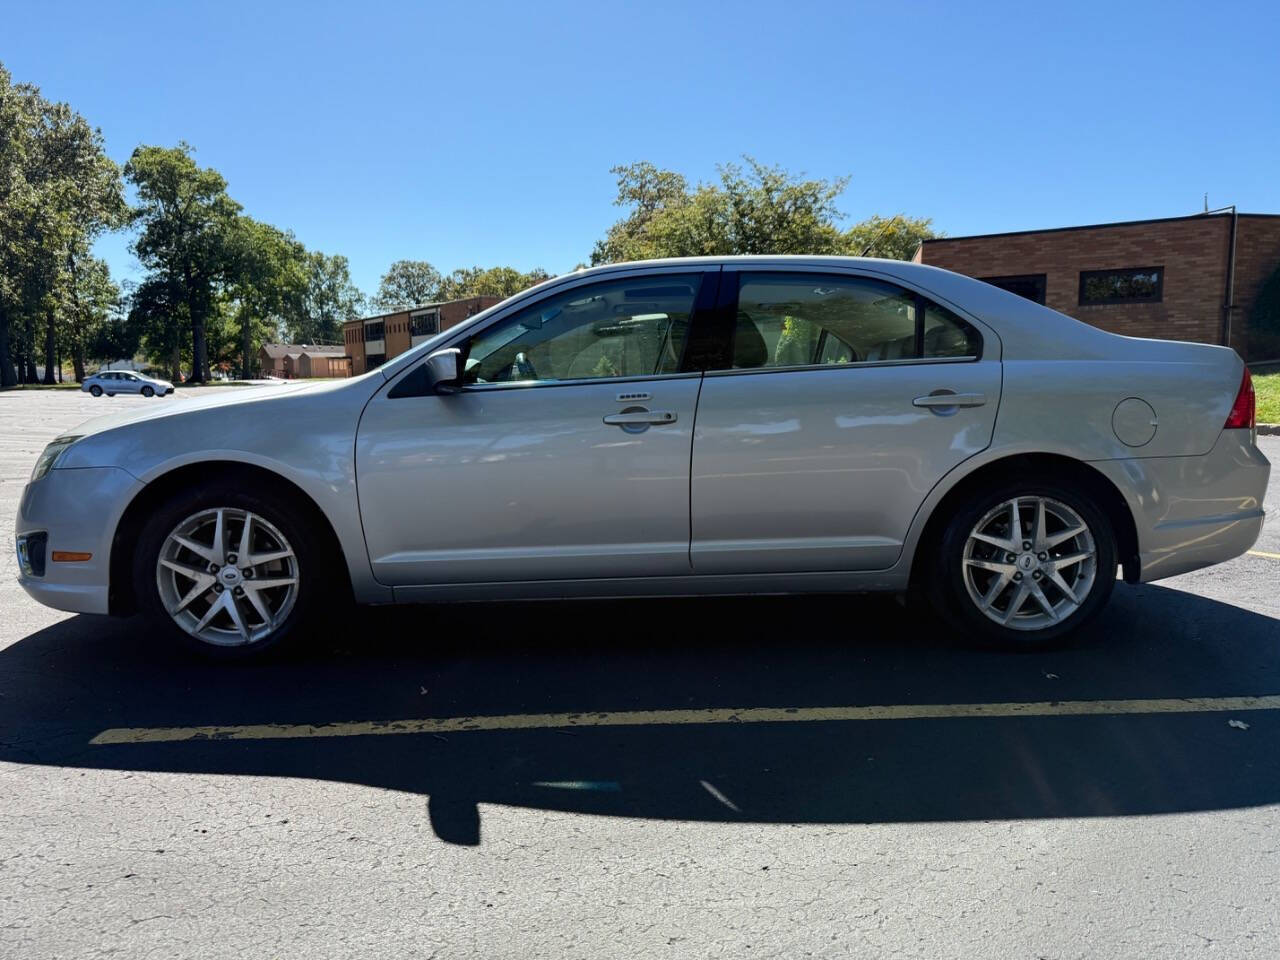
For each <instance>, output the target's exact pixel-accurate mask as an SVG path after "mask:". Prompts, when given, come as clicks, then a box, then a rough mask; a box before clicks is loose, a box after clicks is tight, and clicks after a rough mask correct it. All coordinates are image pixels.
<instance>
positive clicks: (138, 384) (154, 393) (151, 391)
mask: <svg viewBox="0 0 1280 960" xmlns="http://www.w3.org/2000/svg"><path fill="white" fill-rule="evenodd" d="M80 389H81V390H82V391H83V392H84V393H91V394H93V395H94V396H95V397H100V396H102V395H103V394H104V393H105V394H106V395H107V396H108V397H114V396H115V395H116V394H117V393H140V394H142V395H143V396H144V397H163V396H164V395H165V394H167V393H173V384H172V383H170V382H169V381H168V380H157V379H156V378H155V377H148V376H147V375H146V374H145V373H135V372H134V371H132V370H100V371H99V372H97V373H95V374H94V375H93V376H92V377H86V378H85V381H84V383H82V384H81V385H80Z"/></svg>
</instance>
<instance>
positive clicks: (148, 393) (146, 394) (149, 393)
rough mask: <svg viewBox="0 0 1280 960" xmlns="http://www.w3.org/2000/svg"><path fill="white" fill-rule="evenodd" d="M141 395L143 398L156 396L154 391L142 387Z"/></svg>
mask: <svg viewBox="0 0 1280 960" xmlns="http://www.w3.org/2000/svg"><path fill="white" fill-rule="evenodd" d="M142 395H143V396H144V397H154V396H155V395H156V392H155V391H154V390H152V389H151V388H150V387H143V388H142Z"/></svg>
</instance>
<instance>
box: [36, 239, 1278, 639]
mask: <svg viewBox="0 0 1280 960" xmlns="http://www.w3.org/2000/svg"><path fill="white" fill-rule="evenodd" d="M1252 418H1253V413H1252V391H1251V386H1250V385H1249V379H1248V374H1247V371H1246V370H1245V368H1244V365H1243V364H1242V363H1241V361H1240V358H1239V357H1238V356H1237V355H1236V354H1235V353H1234V352H1233V351H1231V350H1229V349H1226V348H1223V347H1215V346H1207V345H1201V344H1188V343H1178V342H1171V341H1155V340H1141V339H1134V338H1127V337H1120V336H1116V335H1113V334H1109V333H1106V332H1104V331H1102V330H1099V329H1096V328H1094V327H1090V326H1087V325H1085V324H1082V323H1079V322H1077V321H1075V320H1072V319H1070V318H1068V317H1065V316H1063V315H1061V314H1058V313H1055V312H1054V311H1051V310H1048V309H1046V308H1045V307H1042V306H1039V305H1037V304H1035V303H1032V302H1030V301H1028V300H1025V299H1022V298H1020V297H1017V296H1015V295H1013V294H1009V293H1006V292H1005V291H1002V290H999V289H997V288H995V287H992V286H989V285H987V284H984V283H981V282H979V281H976V280H973V279H970V278H967V277H963V276H960V275H957V274H953V273H949V272H947V271H942V270H938V269H935V268H931V267H925V266H920V265H915V264H909V263H900V262H896V261H880V260H862V259H851V258H822V257H814V258H808V257H805V258H785V257H773V258H770V257H758V258H727V259H694V260H674V261H654V262H648V263H640V264H625V265H616V266H610V267H604V268H598V269H595V270H589V271H583V272H579V273H575V274H572V275H568V276H565V277H560V278H558V279H556V280H552V281H548V282H547V283H545V284H542V285H540V286H538V287H536V288H534V289H532V290H529V291H526V292H525V293H523V294H520V295H518V296H517V297H514V298H512V299H510V300H508V301H506V302H504V303H502V304H499V305H498V306H496V307H493V308H491V309H490V310H488V311H485V312H484V313H482V314H479V315H477V316H476V317H474V318H472V319H471V320H469V321H467V322H466V323H464V324H462V325H460V326H458V327H455V328H453V329H450V330H447V331H445V332H443V333H442V334H440V335H439V336H437V337H435V338H434V339H432V340H430V341H428V342H426V343H424V344H422V345H420V346H419V347H417V348H415V349H413V350H411V351H409V352H408V353H406V354H404V355H402V356H399V357H396V358H394V359H392V360H391V361H389V362H388V363H386V364H385V365H384V366H382V367H381V368H379V369H377V370H375V371H372V372H370V373H368V374H366V375H364V376H360V377H356V378H353V379H350V380H345V381H337V382H329V383H322V384H314V385H296V386H294V385H290V386H286V387H272V388H267V389H263V390H244V391H236V392H231V391H227V392H226V393H225V394H222V395H220V396H217V397H213V398H200V399H197V400H193V401H191V402H189V403H185V404H183V405H181V406H173V407H166V408H162V409H158V410H155V411H154V412H153V413H151V414H150V415H148V414H147V413H142V414H138V413H133V412H130V413H121V414H118V415H113V416H108V417H103V418H100V419H97V420H93V421H90V422H89V423H88V424H85V425H84V426H82V427H80V428H78V429H77V430H75V431H73V432H72V434H71V435H70V436H71V437H77V438H78V439H74V440H73V441H70V442H68V441H67V440H66V438H64V440H63V441H62V444H63V445H62V446H53V445H51V447H50V451H47V454H46V458H45V459H46V460H47V461H48V462H47V464H46V463H44V461H42V464H43V468H41V467H38V468H37V474H39V476H38V477H36V478H34V479H33V480H32V482H31V483H30V485H29V486H28V488H27V490H26V491H25V493H24V495H23V498H22V503H21V509H20V512H19V516H18V521H17V532H18V534H19V540H20V544H19V546H20V555H21V559H22V563H23V573H22V575H21V581H22V584H23V586H24V587H25V588H26V589H27V590H28V592H29V593H31V594H32V596H34V597H36V598H37V599H38V600H40V601H42V602H44V603H47V604H49V605H51V606H55V607H58V608H60V609H65V610H75V611H84V612H89V613H108V612H121V611H126V610H131V609H134V608H135V607H137V606H141V607H142V608H143V609H145V610H147V611H149V612H150V613H152V614H153V615H154V616H156V617H157V618H158V619H159V620H161V621H163V622H167V623H169V625H170V626H171V627H172V628H173V631H174V636H175V637H181V638H185V639H188V640H190V641H191V642H193V643H194V644H195V645H196V646H197V647H199V648H201V649H205V648H207V649H209V650H213V651H215V652H227V651H231V652H244V651H252V650H256V649H259V648H262V647H265V646H268V645H270V644H272V643H274V642H277V641H278V640H279V639H281V638H282V637H284V636H286V635H289V634H297V633H299V627H298V625H299V624H301V623H304V622H306V621H307V620H308V618H312V617H315V616H316V615H317V613H318V612H319V611H320V610H322V609H329V608H331V607H332V605H333V604H334V603H335V602H336V599H335V598H337V597H339V596H340V595H341V594H342V593H344V592H347V591H348V590H349V593H350V595H352V596H353V597H354V599H355V600H356V601H357V602H360V603H391V602H413V601H433V600H490V599H503V598H523V597H572V596H626V595H670V594H693V593H699V594H705V593H759V592H804V591H824V592H825V591H849V592H859V591H884V590H887V591H899V592H902V591H906V590H907V589H908V587H910V586H913V585H915V586H919V587H921V588H923V591H924V592H925V593H926V594H928V595H929V596H930V598H931V599H932V600H933V601H934V603H935V604H936V605H937V607H938V609H939V610H940V611H942V612H943V613H945V614H946V615H947V616H948V617H950V618H951V620H952V622H953V623H955V624H956V625H957V626H958V627H959V628H960V629H961V630H963V631H964V632H968V633H972V634H975V635H978V636H981V637H986V638H989V639H994V640H998V641H1005V642H1039V641H1043V640H1052V639H1056V638H1058V637H1060V636H1064V635H1066V634H1067V633H1069V632H1070V631H1071V630H1073V629H1075V628H1076V627H1078V626H1079V625H1080V624H1081V623H1083V622H1085V621H1086V620H1087V619H1088V618H1089V617H1090V616H1092V615H1093V614H1094V613H1096V612H1097V609H1098V608H1099V607H1100V606H1101V605H1102V604H1103V603H1105V601H1106V598H1107V596H1108V595H1109V593H1110V590H1111V587H1112V585H1113V584H1114V581H1115V572H1116V569H1117V566H1118V565H1119V566H1121V567H1123V570H1124V574H1125V579H1127V580H1129V581H1131V582H1136V581H1139V580H1141V581H1149V580H1155V579H1159V578H1161V577H1167V576H1172V575H1174V574H1178V573H1182V572H1185V571H1188V570H1192V569H1195V568H1197V567H1202V566H1205V565H1208V564H1212V563H1217V562H1220V561H1223V560H1226V559H1229V558H1231V557H1234V556H1237V555H1239V554H1240V553H1242V552H1244V551H1245V550H1247V549H1248V548H1249V546H1251V545H1252V544H1253V542H1254V541H1255V539H1256V537H1257V535H1258V533H1259V531H1260V529H1261V525H1262V519H1263V510H1262V498H1263V494H1264V492H1265V489H1266V484H1267V477H1268V472H1269V465H1268V463H1267V460H1266V459H1265V457H1263V455H1262V454H1261V453H1260V452H1259V450H1258V448H1257V446H1256V443H1255V439H1256V437H1255V434H1254V430H1253V425H1252ZM37 552H39V553H40V554H41V560H42V562H41V563H40V564H38V565H37V564H36V563H34V562H33V560H32V558H33V556H34V554H36V553H37ZM59 552H67V553H69V554H72V555H75V556H81V557H88V559H80V560H76V561H70V562H58V561H57V560H56V558H57V556H58V554H59ZM264 558H265V559H264ZM37 567H38V569H37Z"/></svg>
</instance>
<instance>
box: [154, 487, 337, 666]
mask: <svg viewBox="0 0 1280 960" xmlns="http://www.w3.org/2000/svg"><path fill="white" fill-rule="evenodd" d="M314 526H315V524H314V521H313V520H311V518H309V517H307V516H305V515H304V514H303V513H302V512H301V511H299V510H298V509H297V508H296V507H295V506H294V505H293V504H291V503H290V502H289V501H288V499H286V498H284V497H281V496H279V495H277V494H275V493H273V492H270V491H267V492H262V493H249V492H245V491H242V490H238V489H235V488H234V487H233V486H231V485H230V484H226V483H223V482H217V483H211V484H209V485H207V486H205V487H204V488H202V489H196V490H194V491H191V492H188V493H184V494H181V495H179V496H177V497H175V498H173V499H171V500H170V501H168V502H167V503H165V504H164V505H162V506H161V507H160V508H159V509H158V510H156V511H155V512H154V514H153V515H152V516H151V518H150V519H149V520H148V521H147V523H146V526H145V527H144V528H143V531H142V535H141V537H140V538H139V549H138V551H137V553H136V554H135V556H134V568H133V576H134V584H135V588H136V590H137V592H138V597H139V602H140V606H141V607H142V608H143V610H144V611H145V612H146V613H147V614H148V615H150V616H151V618H152V619H153V620H154V621H156V622H157V623H158V624H159V625H160V627H161V630H162V633H163V634H164V635H166V636H167V637H168V638H170V639H171V640H174V641H176V642H178V643H181V644H183V645H185V646H186V647H188V648H189V649H192V650H195V651H197V652H199V653H201V654H203V655H205V656H209V657H214V658H219V659H244V658H248V657H253V656H257V655H260V654H262V653H265V652H266V651H268V650H271V649H274V648H278V647H279V646H281V645H282V644H284V643H286V642H288V641H289V640H291V639H292V638H294V637H296V635H297V634H298V633H299V631H300V630H302V629H304V628H305V626H306V625H309V624H312V623H314V622H315V615H316V612H317V609H318V607H319V605H320V604H321V603H322V602H324V598H325V597H326V595H327V596H329V597H332V596H334V595H335V592H334V591H333V590H332V589H330V584H329V581H330V580H331V576H330V574H329V573H328V570H329V569H330V568H331V565H330V564H329V563H326V562H325V560H326V559H327V558H326V557H325V552H326V551H325V546H324V544H323V542H322V541H321V539H320V538H319V537H318V536H317V535H316V532H315V529H314Z"/></svg>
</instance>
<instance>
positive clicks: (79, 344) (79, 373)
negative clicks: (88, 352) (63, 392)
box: [71, 340, 84, 383]
mask: <svg viewBox="0 0 1280 960" xmlns="http://www.w3.org/2000/svg"><path fill="white" fill-rule="evenodd" d="M71 366H72V367H73V368H74V369H75V372H76V383H84V342H83V341H81V340H77V341H76V345H75V347H74V348H72V350H71Z"/></svg>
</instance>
